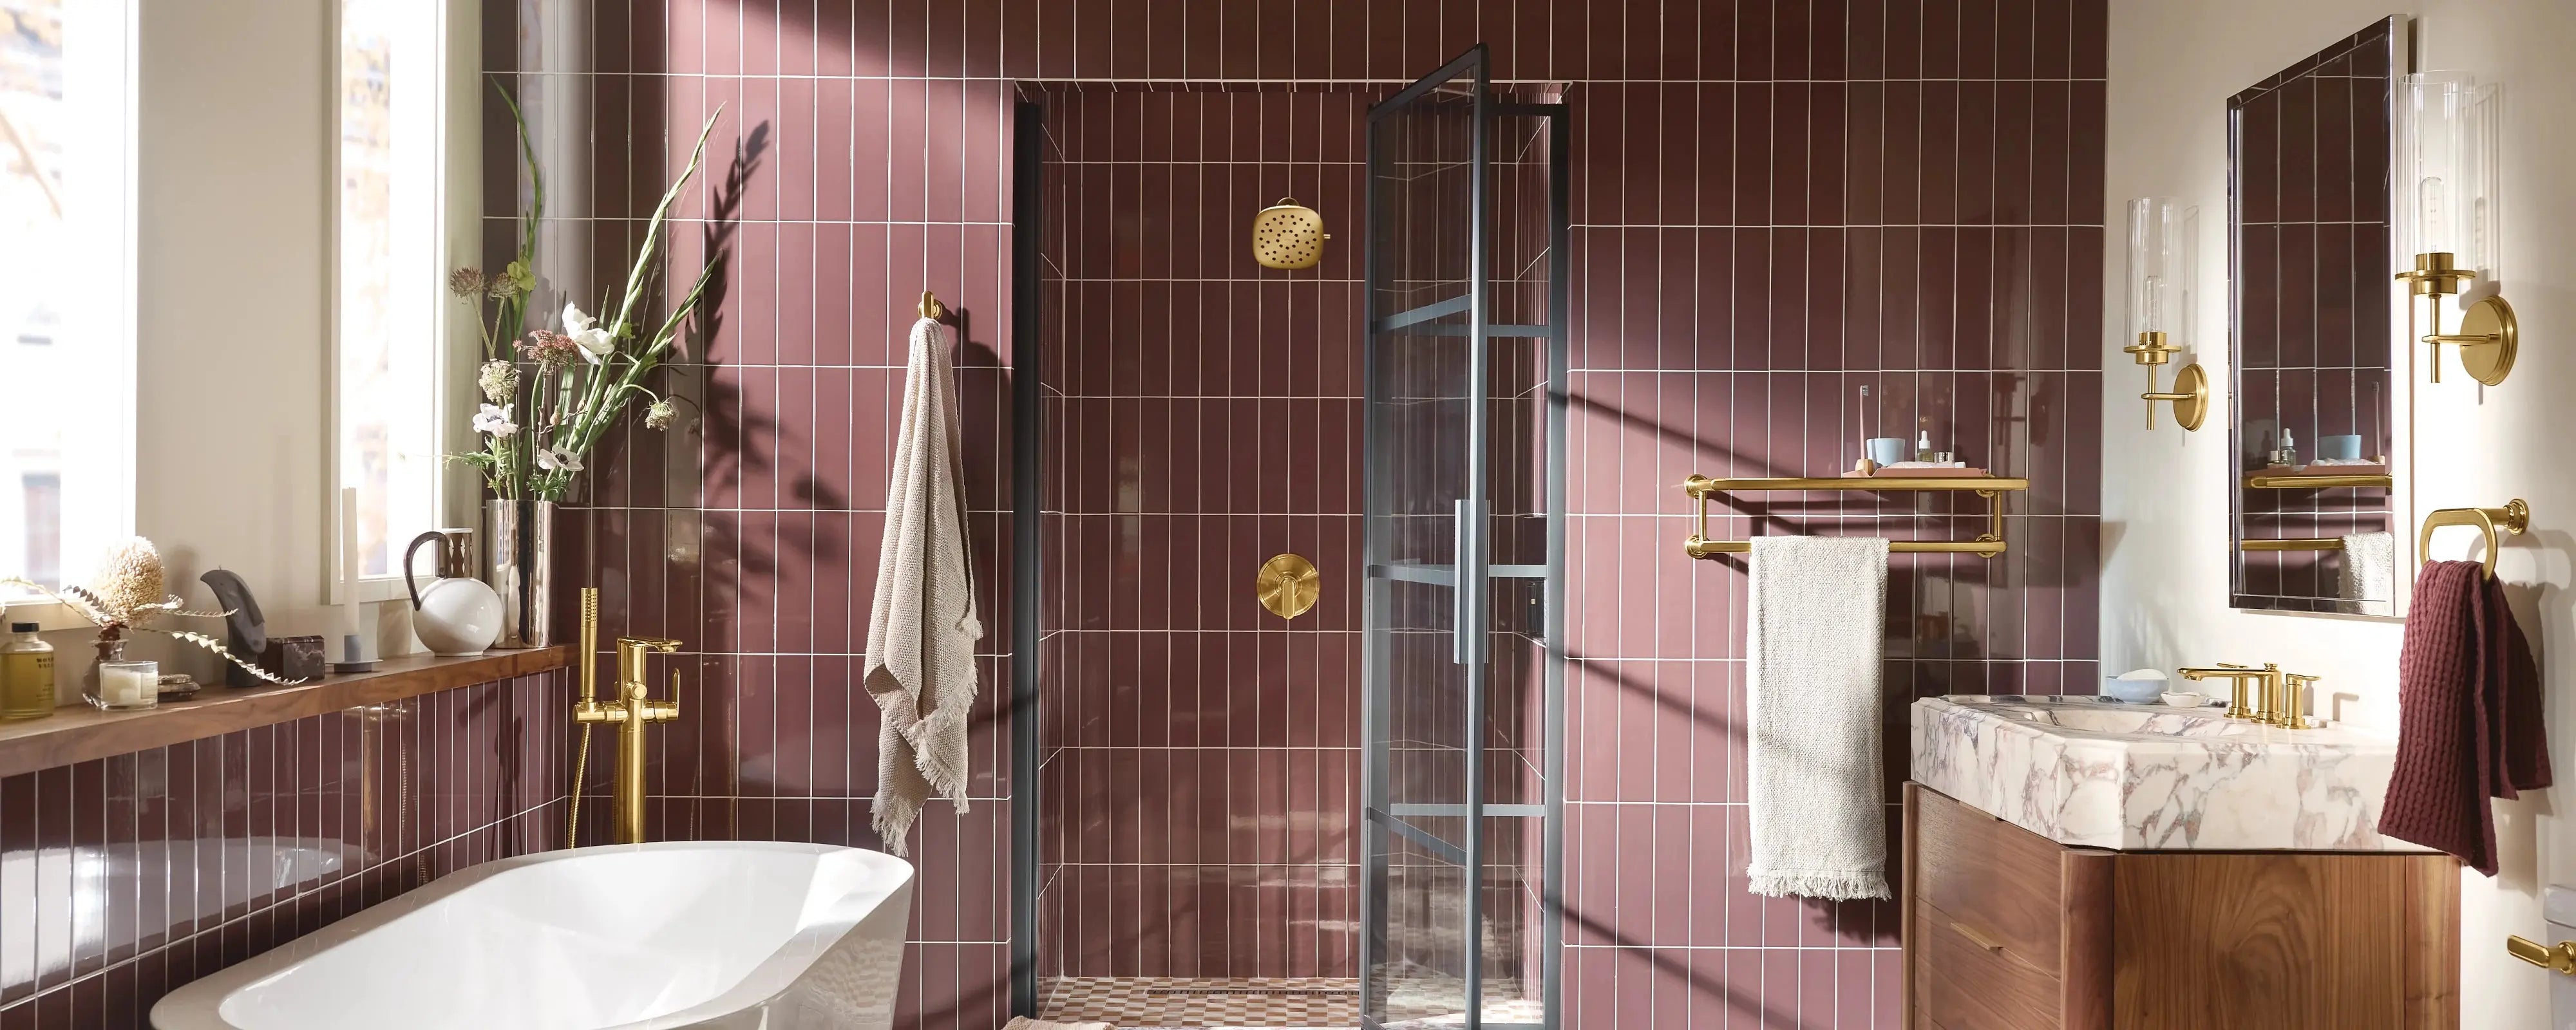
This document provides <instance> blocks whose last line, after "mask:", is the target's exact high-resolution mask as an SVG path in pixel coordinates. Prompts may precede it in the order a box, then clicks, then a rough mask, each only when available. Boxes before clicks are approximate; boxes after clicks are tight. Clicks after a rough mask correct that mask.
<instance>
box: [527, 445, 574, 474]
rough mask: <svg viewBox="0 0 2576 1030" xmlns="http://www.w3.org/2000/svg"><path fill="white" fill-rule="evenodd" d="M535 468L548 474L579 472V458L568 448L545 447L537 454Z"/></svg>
mask: <svg viewBox="0 0 2576 1030" xmlns="http://www.w3.org/2000/svg"><path fill="white" fill-rule="evenodd" d="M537 467H538V468H541V469H544V470H546V471H548V472H579V471H581V456H580V455H578V454H574V453H573V452H572V448H570V447H547V448H544V449H542V450H539V451H538V452H537Z"/></svg>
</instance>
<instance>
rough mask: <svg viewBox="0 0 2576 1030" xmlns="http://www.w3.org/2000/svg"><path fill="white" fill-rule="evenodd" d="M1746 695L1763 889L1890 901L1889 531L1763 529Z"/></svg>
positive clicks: (1757, 876)
mask: <svg viewBox="0 0 2576 1030" xmlns="http://www.w3.org/2000/svg"><path fill="white" fill-rule="evenodd" d="M1752 571H1753V577H1752V578H1753V583H1752V590H1751V597H1750V604H1749V607H1750V608H1751V609H1752V616H1751V618H1750V619H1749V620H1748V621H1749V622H1750V626H1749V627H1748V628H1747V632H1746V635H1747V636H1748V637H1749V638H1750V639H1749V640H1748V641H1747V644H1746V648H1745V655H1746V662H1745V665H1746V671H1745V694H1746V698H1747V705H1746V707H1747V710H1748V711H1747V714H1748V718H1747V720H1746V721H1747V723H1748V724H1749V729H1748V730H1747V731H1746V736H1747V737H1748V738H1749V742H1750V744H1751V749H1750V753H1749V763H1750V765H1751V766H1752V769H1751V774H1752V785H1751V786H1752V789H1751V797H1752V806H1751V807H1752V811H1751V813H1750V815H1751V818H1752V828H1753V848H1752V851H1753V860H1752V862H1751V864H1750V865H1749V866H1747V868H1746V869H1745V873H1746V874H1747V875H1749V876H1751V877H1752V879H1753V892H1754V893H1756V894H1767V895H1770V896H1772V897H1786V896H1790V895H1801V896H1805V897H1810V898H1836V899H1849V898H1884V897H1887V896H1888V890H1887V810H1886V805H1885V803H1884V796H1883V795H1882V793H1881V789H1882V788H1881V786H1880V784H1879V777H1880V771H1879V766H1880V758H1879V734H1880V730H1879V723H1880V720H1881V719H1882V718H1884V716H1882V715H1881V714H1880V712H1879V707H1880V702H1879V670H1878V659H1879V650H1880V649H1879V640H1878V637H1879V627H1880V625H1881V624H1882V623H1884V622H1885V621H1886V604H1887V541H1885V540H1881V539H1877V538H1875V537H1824V536H1758V537H1754V538H1753V560H1752Z"/></svg>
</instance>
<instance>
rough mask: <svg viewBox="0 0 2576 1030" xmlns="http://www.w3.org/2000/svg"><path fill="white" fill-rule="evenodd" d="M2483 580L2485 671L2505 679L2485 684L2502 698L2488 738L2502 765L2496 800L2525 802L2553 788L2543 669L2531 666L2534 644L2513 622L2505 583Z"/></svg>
mask: <svg viewBox="0 0 2576 1030" xmlns="http://www.w3.org/2000/svg"><path fill="white" fill-rule="evenodd" d="M2480 579H2481V582H2482V583H2483V584H2484V586H2485V589H2484V591H2483V592H2482V593H2483V595H2484V596H2483V598H2482V600H2483V601H2484V604H2483V605H2482V606H2481V608H2482V611H2481V613H2480V615H2479V623H2480V626H2481V633H2480V639H2481V640H2483V641H2485V643H2486V646H2487V665H2486V667H2487V668H2488V669H2492V670H2495V671H2496V672H2499V673H2501V674H2502V675H2501V678H2498V677H2496V676H2493V675H2491V676H2489V677H2487V680H2486V683H2487V686H2488V687H2489V689H2490V690H2494V691H2498V692H2499V693H2497V694H2494V695H2491V696H2490V698H2489V700H2488V702H2487V710H2488V711H2489V712H2493V713H2497V718H2496V719H2495V720H2494V722H2495V726H2494V728H2493V731H2492V732H2491V734H2490V736H2489V739H2490V740H2491V741H2492V745H2491V747H2490V749H2489V753H2490V754H2493V755H2495V756H2496V757H2497V758H2498V759H2499V760H2500V763H2501V764H2499V765H2498V766H2497V767H2496V770H2495V782H2496V794H2495V796H2497V797H2500V798H2514V797H2521V796H2522V794H2521V792H2522V791H2526V790H2538V789H2540V788H2542V787H2546V786H2549V780H2550V774H2549V724H2548V722H2547V716H2546V714H2545V713H2544V712H2543V711H2542V710H2541V701H2540V665H2539V663H2538V662H2535V661H2533V660H2532V657H2531V641H2530V639H2529V638H2526V637H2524V636H2523V635H2522V624H2520V623H2518V622H2515V621H2514V618H2513V607H2512V605H2511V604H2510V603H2509V602H2508V601H2507V600H2506V599H2505V594H2504V583H2503V582H2501V581H2499V580H2495V579H2487V578H2485V577H2480Z"/></svg>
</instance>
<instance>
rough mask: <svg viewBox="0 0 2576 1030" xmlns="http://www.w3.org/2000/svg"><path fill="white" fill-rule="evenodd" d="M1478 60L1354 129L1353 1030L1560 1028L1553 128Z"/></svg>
mask: <svg viewBox="0 0 2576 1030" xmlns="http://www.w3.org/2000/svg"><path fill="white" fill-rule="evenodd" d="M1489 65H1490V62H1489V58H1488V53H1487V50H1486V48H1485V47H1484V46H1482V45H1479V46H1477V47H1475V48H1473V49H1471V50H1469V51H1468V52H1466V53H1465V54H1462V55H1460V56H1459V57H1458V58H1457V59H1456V60H1453V61H1451V62H1449V63H1448V64H1447V65H1444V66H1442V67H1441V68H1440V69H1439V70H1438V71H1436V72H1433V73H1432V74H1430V75H1428V76H1426V77H1424V78H1423V79H1421V80H1420V81H1417V82H1415V83H1414V84H1412V85H1411V86H1409V87H1407V88H1405V89H1404V90H1402V91H1401V92H1399V93H1397V94H1395V95H1394V96H1392V97H1390V98H1388V99H1387V100H1386V101H1384V102H1382V103H1380V104H1378V105H1377V106H1375V107H1373V108H1371V109H1370V112H1369V118H1368V128H1367V133H1368V135H1367V146H1368V152H1367V162H1368V167H1367V240H1366V244H1365V247H1366V254H1365V264H1366V269H1365V275H1366V277H1367V282H1366V291H1365V295H1366V298H1367V312H1366V318H1367V320H1368V321H1367V326H1368V335H1367V354H1366V356H1365V369H1366V372H1365V378H1366V391H1367V395H1366V396H1367V399H1366V406H1365V427H1364V437H1363V445H1362V446H1363V451H1364V455H1363V463H1364V469H1363V475H1364V477H1365V492H1366V498H1365V508H1364V520H1363V530H1362V533H1363V559H1362V560H1363V562H1364V564H1365V570H1364V571H1365V577H1366V578H1365V582H1364V587H1363V599H1362V607H1363V612H1362V618H1363V623H1362V626H1363V635H1362V643H1361V649H1362V667H1363V674H1364V677H1365V682H1364V685H1363V698H1364V707H1363V713H1362V731H1363V743H1364V749H1365V754H1364V756H1363V761H1362V769H1361V792H1362V798H1361V802H1362V818H1361V826H1360V838H1361V870H1360V875H1361V881H1360V910H1361V917H1362V923H1363V925H1362V927H1361V938H1360V955H1359V958H1360V977H1361V981H1360V1000H1361V1018H1362V1025H1364V1026H1369V1027H1390V1028H1394V1027H1409V1026H1430V1025H1442V1026H1458V1025H1462V1024H1463V1025H1464V1026H1467V1027H1471V1028H1473V1027H1486V1028H1492V1030H1506V1028H1521V1027H1530V1028H1536V1027H1542V1026H1544V1027H1555V1026H1559V1025H1561V1022H1560V1019H1559V1018H1558V1010H1559V1003H1558V984H1559V981H1560V979H1561V978H1560V976H1559V958H1558V955H1559V945H1560V929H1559V911H1558V910H1559V904H1558V902H1559V899H1560V897H1561V890H1560V886H1561V884H1560V880H1561V869H1562V867H1563V862H1562V853H1563V826H1564V820H1563V803H1564V790H1563V784H1564V764H1565V763H1564V749H1563V747H1562V746H1561V742H1562V738H1563V735H1564V729H1563V728H1564V711H1565V705H1564V686H1565V675H1564V668H1565V649H1564V644H1565V633H1564V630H1565V612H1564V598H1565V420H1566V362H1567V339H1566V311H1567V306H1568V305H1567V283H1566V272H1567V267H1568V262H1567V255H1566V230H1567V227H1566V207H1567V205H1566V197H1567V191H1566V177H1565V170H1566V164H1567V152H1568V151H1567V146H1568V144H1567V139H1566V132H1567V124H1566V122H1567V113H1566V109H1565V106H1564V105H1563V104H1562V103H1561V102H1554V98H1553V97H1550V96H1547V95H1546V94H1545V91H1542V90H1506V91H1500V92H1498V91H1497V90H1496V88H1495V87H1494V85H1493V83H1492V82H1491V80H1490V72H1489ZM1523 94H1527V95H1526V96H1524V95H1523Z"/></svg>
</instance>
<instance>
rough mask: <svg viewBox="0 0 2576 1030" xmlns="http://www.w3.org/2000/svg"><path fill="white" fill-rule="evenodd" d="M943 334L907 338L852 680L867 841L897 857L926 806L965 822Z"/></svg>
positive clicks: (964, 664) (979, 629) (962, 568)
mask: <svg viewBox="0 0 2576 1030" xmlns="http://www.w3.org/2000/svg"><path fill="white" fill-rule="evenodd" d="M945 336H946V334H945V333H943V332H942V331H941V330H940V326H939V323H937V322H935V321H932V320H930V319H927V318H925V319H922V320H921V321H919V322H917V323H914V325H913V327H912V359H911V364H910V365H909V366H907V368H906V370H905V372H904V385H903V417H902V422H901V425H900V428H899V429H898V430H897V432H896V435H895V445H894V476H893V480H892V481H891V482H890V483H888V484H887V486H886V517H885V542H884V544H883V545H882V546H881V547H880V549H879V551H878V556H877V595H876V604H875V606H874V607H873V608H872V609H871V610H870V611H869V614H868V656H867V663H866V671H865V674H864V677H863V681H864V682H865V683H866V684H867V690H868V696H870V697H872V698H875V699H876V703H877V713H878V720H877V796H876V804H875V814H876V818H875V823H876V831H877V836H879V837H881V838H883V839H884V841H885V845H886V850H887V851H890V852H892V853H894V854H897V855H901V854H903V853H904V852H905V850H906V849H905V846H904V834H905V833H906V832H907V831H909V830H910V829H912V822H913V819H914V818H915V817H917V816H919V815H920V814H921V807H922V806H923V805H925V804H928V803H929V801H930V799H931V798H932V797H934V796H936V797H944V798H947V799H949V800H950V801H954V802H956V803H957V810H958V811H960V812H963V811H966V712H967V709H969V708H971V707H973V706H974V704H975V642H976V641H978V640H981V639H983V637H984V624H983V623H982V622H981V621H979V620H978V619H976V617H975V577H974V570H973V569H972V568H971V567H970V565H969V562H968V554H969V551H968V543H967V537H966V504H965V500H964V498H963V496H962V491H963V489H964V482H963V477H962V476H961V475H960V474H959V471H958V466H959V461H958V444H957V395H956V392H955V388H954V386H953V385H952V380H953V378H954V377H953V375H952V373H951V371H950V369H949V364H948V344H947V340H946V338H945Z"/></svg>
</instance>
